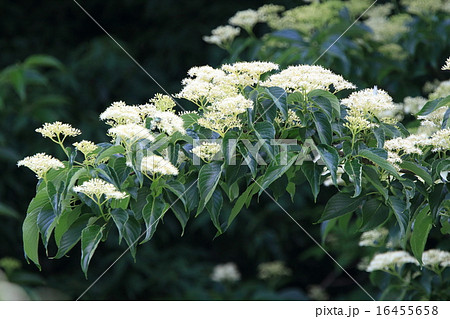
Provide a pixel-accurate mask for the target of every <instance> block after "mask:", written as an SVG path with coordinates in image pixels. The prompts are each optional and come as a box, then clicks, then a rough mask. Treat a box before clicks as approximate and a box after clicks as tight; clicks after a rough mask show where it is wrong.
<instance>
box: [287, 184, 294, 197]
mask: <svg viewBox="0 0 450 319" xmlns="http://www.w3.org/2000/svg"><path fill="white" fill-rule="evenodd" d="M286 191H287V192H288V193H289V195H291V200H292V201H294V196H295V183H293V182H289V183H288V184H287V186H286Z"/></svg>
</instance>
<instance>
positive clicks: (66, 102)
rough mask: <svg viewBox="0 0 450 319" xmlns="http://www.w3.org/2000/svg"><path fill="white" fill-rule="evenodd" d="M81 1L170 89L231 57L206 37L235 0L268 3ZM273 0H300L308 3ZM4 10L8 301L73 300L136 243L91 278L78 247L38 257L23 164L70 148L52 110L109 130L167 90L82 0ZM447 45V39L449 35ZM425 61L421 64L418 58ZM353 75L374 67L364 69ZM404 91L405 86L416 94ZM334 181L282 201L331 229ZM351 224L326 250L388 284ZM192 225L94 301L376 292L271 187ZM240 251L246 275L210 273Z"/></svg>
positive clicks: (176, 231) (1, 159)
mask: <svg viewBox="0 0 450 319" xmlns="http://www.w3.org/2000/svg"><path fill="white" fill-rule="evenodd" d="M379 2H380V3H382V2H383V1H379ZM79 3H80V4H81V5H82V6H83V7H84V8H86V10H87V11H88V12H89V13H90V14H91V15H92V16H93V17H95V19H97V21H98V22H99V23H100V24H101V25H102V26H103V27H104V28H105V29H106V30H107V31H108V32H109V33H110V34H111V35H112V36H113V37H114V38H115V39H116V40H117V41H118V42H119V43H120V44H121V45H122V46H123V47H124V48H125V49H126V50H127V51H128V52H129V53H130V54H131V55H132V56H133V57H134V58H135V59H136V60H137V61H138V62H139V63H140V64H141V65H142V67H143V68H144V69H145V70H147V71H148V72H149V73H150V74H151V75H152V76H153V77H154V78H155V79H156V80H157V81H158V83H159V84H160V85H161V86H162V87H163V88H164V89H165V90H167V91H168V92H170V93H176V92H178V91H179V89H180V80H181V79H182V78H184V77H185V74H186V72H187V70H188V69H189V68H190V67H192V66H195V65H204V64H210V65H212V66H217V65H219V64H220V63H221V62H222V61H223V60H224V59H227V53H226V52H224V51H222V50H221V49H220V48H218V47H215V46H211V45H208V44H206V43H205V42H204V41H203V40H202V36H204V35H208V34H209V33H210V31H211V29H213V28H214V27H216V26H217V25H223V24H226V23H227V20H228V18H229V17H231V16H232V15H233V14H234V13H235V12H236V11H239V10H244V9H248V8H254V9H256V8H257V7H259V6H260V5H261V4H264V3H266V2H263V3H262V1H256V0H239V1H238V0H230V1H226V2H214V3H211V2H210V1H205V0H191V1H175V0H167V1H154V0H122V1H108V2H104V1H100V0H91V1H81V0H80V1H79ZM267 3H275V4H280V5H284V6H285V7H286V8H292V7H295V6H297V5H299V4H301V3H302V2H301V1H288V0H286V1H281V0H277V1H275V0H274V1H271V2H267ZM0 12H2V19H0V34H1V36H0V49H1V52H2V54H1V55H0V124H1V130H0V165H1V167H2V173H1V183H0V241H1V242H2V244H1V245H0V268H1V272H0V300H2V299H34V300H41V299H74V298H77V297H78V296H79V295H80V294H81V293H82V292H83V291H84V290H85V289H86V288H87V287H88V286H89V284H90V283H91V282H93V281H94V280H95V279H96V278H97V276H99V275H100V274H102V272H103V271H104V270H105V269H106V268H107V267H108V266H109V265H110V264H111V263H112V262H114V261H115V260H116V259H117V258H118V257H119V256H120V254H121V253H122V251H123V250H124V249H125V248H126V247H125V245H124V244H123V245H122V246H121V247H117V245H116V242H117V238H113V236H112V237H110V238H109V239H108V241H107V242H106V243H103V245H104V246H105V248H104V249H102V250H100V251H99V252H98V253H97V254H96V256H95V258H94V260H93V261H92V262H91V267H90V269H91V271H90V277H89V280H85V279H84V276H83V274H82V272H81V271H80V270H79V265H78V260H79V259H80V258H79V256H72V257H73V258H65V259H62V260H48V259H47V258H42V259H41V261H42V271H41V272H39V271H38V270H37V269H36V268H35V267H34V266H33V265H27V264H26V262H25V261H24V259H23V252H22V242H21V224H22V221H23V219H24V214H25V211H26V206H27V204H28V202H29V200H30V199H31V198H32V197H33V195H34V192H35V182H36V180H35V177H34V176H33V174H32V173H30V172H29V171H27V170H18V169H17V168H16V163H17V161H18V160H20V159H22V158H23V157H25V156H27V155H31V154H34V153H37V152H42V151H45V152H46V153H49V154H52V155H59V153H58V152H59V150H57V149H56V147H55V146H54V145H52V144H51V143H46V142H45V141H44V140H43V139H42V138H41V137H39V135H38V134H37V133H35V132H34V128H37V127H39V126H40V125H41V124H42V123H43V122H52V121H55V120H61V121H63V122H67V123H70V124H72V125H73V126H74V127H77V128H80V129H81V130H82V131H83V138H85V139H91V140H93V141H96V142H100V141H104V140H105V139H106V138H107V137H106V136H104V133H102V132H104V131H105V127H102V126H103V125H104V124H103V123H101V122H100V121H99V120H98V114H99V113H100V112H101V111H103V110H104V109H105V108H106V107H107V106H108V105H109V104H110V103H112V102H113V101H118V100H124V101H126V102H127V103H129V104H133V103H144V102H145V101H147V100H148V99H149V98H151V97H153V95H154V94H155V93H157V92H161V91H162V90H161V88H160V87H159V86H158V85H157V84H156V83H155V82H153V81H152V79H150V78H149V77H148V76H147V75H146V74H145V73H144V72H143V71H142V70H141V69H140V68H139V67H138V66H137V65H136V64H135V63H134V62H133V61H132V60H131V59H130V58H129V57H128V56H127V55H126V54H125V53H124V52H123V51H122V50H121V49H120V48H119V47H118V46H117V45H116V44H115V43H114V42H113V41H112V40H111V39H110V38H108V37H107V36H106V35H105V34H104V32H103V31H102V30H101V29H100V28H99V27H98V26H97V25H95V23H94V22H93V21H92V20H90V18H89V17H88V16H87V15H86V14H85V13H84V12H83V11H82V10H81V9H80V8H79V7H78V6H77V5H76V3H75V2H72V1H58V2H54V1H30V0H29V1H27V0H20V1H15V2H0ZM348 22H349V21H347V20H345V22H343V23H344V24H345V23H348ZM447 24H448V22H447ZM413 36H414V35H411V37H413ZM437 36H438V35H437ZM420 41H422V42H420V43H419V42H418V43H417V44H416V45H415V46H416V47H417V48H420V49H417V50H416V51H415V52H416V53H415V54H416V55H417V56H421V55H426V53H421V52H423V51H421V49H422V48H424V46H427V47H433V44H436V43H435V42H430V41H440V40H436V39H428V38H426V39H420ZM447 41H448V40H447ZM339 45H340V46H339V47H341V46H345V43H344V42H343V43H342V44H339ZM436 45H439V46H442V45H443V43H439V44H436ZM446 45H447V46H444V47H445V48H447V51H448V42H446ZM426 52H428V51H426ZM447 53H448V52H447ZM356 56H358V57H359V59H360V60H358V61H357V62H355V63H356V64H353V62H352V61H351V60H350V62H349V63H350V66H351V67H352V69H355V72H358V70H359V71H360V68H359V66H361V65H362V64H364V63H371V62H367V61H365V60H364V56H361V55H358V54H356ZM243 58H244V57H243ZM335 58H336V57H334V58H333V57H330V56H324V60H323V61H322V60H321V61H320V62H319V64H320V63H322V62H323V63H325V65H327V64H329V65H334V62H333V61H334V60H333V59H335ZM361 59H362V60H361ZM414 61H415V60H412V61H410V63H412V65H414V63H415V62H414ZM427 61H428V60H427ZM292 62H293V61H289V63H292ZM329 65H328V66H329ZM408 65H409V66H410V65H411V64H408ZM377 67H378V66H377ZM382 67H383V66H382V65H381V66H379V68H382ZM424 67H425V68H427V66H424ZM402 68H405V66H404V65H401V66H397V69H401V70H402V72H403V73H404V71H405V70H404V69H402ZM332 69H333V71H336V72H338V71H339V69H338V70H335V69H334V68H332ZM349 72H350V73H351V72H353V71H349ZM373 72H374V74H375V73H376V72H377V71H376V70H373ZM406 72H409V69H407V70H406ZM344 73H345V72H344ZM354 77H363V74H360V73H355V76H354ZM350 80H352V81H354V78H351V77H350ZM414 81H416V82H414ZM355 82H357V81H355ZM423 82H424V79H416V78H414V80H413V81H412V82H411V81H405V82H404V83H403V82H401V81H397V82H396V83H395V85H397V86H400V87H401V88H402V89H407V88H408V87H409V86H410V85H415V87H420V88H421V87H422V85H423ZM411 83H412V84H411ZM399 90H400V89H399ZM419 93H420V92H419ZM394 94H395V92H394ZM402 94H403V93H399V94H398V95H397V96H396V97H397V98H399V99H400V98H403V97H404V96H402ZM279 183H280V189H284V188H285V185H283V180H280V182H279ZM334 192H335V190H334V189H332V188H330V189H329V191H327V192H321V195H320V196H322V197H320V196H319V199H318V201H317V203H314V202H313V201H312V196H311V195H310V191H309V186H308V185H306V184H303V187H302V189H298V190H297V194H296V197H295V199H294V203H291V202H290V198H289V196H285V195H282V196H281V198H280V200H279V202H280V204H281V205H282V206H283V207H285V208H286V210H287V211H288V212H289V213H291V214H292V215H293V217H294V218H296V219H297V220H298V222H299V223H300V224H301V225H302V226H304V227H305V228H306V229H307V230H308V232H310V233H311V235H312V236H314V237H315V238H317V239H320V237H321V227H320V225H318V224H316V225H314V224H313V223H314V222H315V221H316V220H317V219H318V217H319V216H320V213H321V211H322V209H323V205H324V204H325V203H326V201H327V199H328V198H329V196H330V195H332V194H333V193H334ZM324 193H327V194H324ZM342 229H343V231H342V232H339V231H336V232H335V233H333V234H332V235H329V236H328V239H327V242H326V243H325V244H326V248H327V249H329V250H330V251H332V252H333V253H332V254H333V256H335V258H336V259H337V260H338V261H339V262H340V263H341V265H342V266H343V267H345V268H346V269H347V270H348V271H349V272H350V273H351V274H352V275H353V276H354V277H355V278H356V279H357V280H358V281H359V282H361V283H362V284H363V286H364V287H365V288H366V289H367V290H368V291H369V292H370V293H373V294H374V296H377V295H376V288H375V287H373V286H372V285H371V284H370V280H369V275H368V274H367V273H365V272H363V271H360V270H358V269H357V264H358V262H359V260H360V256H361V255H362V253H361V251H362V248H361V247H358V246H357V243H358V238H359V234H357V233H356V230H355V231H352V229H351V228H350V229H348V228H347V227H345V225H344V226H343V227H342ZM344 229H345V231H344ZM180 234H181V229H180V227H179V224H178V222H177V221H176V220H175V219H174V218H172V217H171V216H167V217H166V218H165V220H164V225H162V227H161V228H160V229H159V231H158V232H157V233H156V234H155V237H154V238H153V239H152V240H151V241H150V242H149V243H147V244H145V245H144V246H142V247H141V248H140V249H139V250H138V254H137V262H136V263H134V261H133V260H132V258H131V257H130V256H129V255H128V254H126V255H125V256H124V257H123V258H121V259H120V260H119V261H118V262H117V264H115V266H114V267H113V268H112V269H111V270H110V271H109V272H108V273H106V274H105V277H103V278H102V279H101V280H100V281H99V282H98V283H97V284H95V285H94V286H93V288H92V289H90V290H89V291H88V292H87V293H86V295H84V296H83V299H90V300H129V299H137V300H211V299H212V300H230V299H249V300H261V299H263V300H264V299H268V300H286V299H291V300H308V299H312V300H328V299H331V300H350V299H357V300H367V299H368V296H367V295H365V294H364V292H363V291H362V290H361V289H359V288H358V287H357V286H356V285H355V284H354V283H353V282H352V281H351V279H350V278H349V277H348V276H346V275H345V274H343V273H342V271H341V270H340V269H339V268H338V267H337V266H336V265H335V264H334V263H333V262H332V261H331V260H330V259H329V257H328V256H326V255H325V254H324V253H323V251H321V250H320V248H319V247H317V246H316V245H315V244H314V243H313V242H312V241H311V239H310V238H308V237H307V236H306V235H305V234H304V233H303V232H302V231H301V230H300V229H299V228H298V226H297V225H295V224H294V223H293V222H292V220H291V219H290V218H289V217H288V216H286V215H285V213H283V212H282V211H281V210H280V209H279V208H278V206H276V204H274V203H273V202H272V201H271V200H270V199H269V198H266V197H261V198H260V200H259V202H258V203H253V204H252V205H251V206H250V207H249V208H248V209H246V210H245V212H243V213H241V214H240V215H239V218H238V220H237V222H235V223H234V224H233V225H232V227H231V228H230V230H229V231H228V232H227V233H226V234H225V235H222V236H220V237H218V238H215V239H213V238H214V236H215V231H214V227H213V226H212V225H211V224H210V222H209V218H208V216H206V215H201V216H199V218H197V219H196V220H191V221H190V222H189V223H188V225H187V228H186V231H185V234H184V236H182V237H180ZM342 242H345V243H353V244H351V245H355V246H354V247H350V244H349V245H342V244H340V243H342ZM51 249H52V247H50V251H51ZM76 251H77V250H74V252H73V254H76ZM273 261H280V262H281V265H282V266H283V267H284V271H280V267H278V268H277V269H278V270H277V269H275V271H272V273H271V275H270V276H269V277H267V276H261V274H258V266H259V265H260V264H262V263H267V262H273ZM229 262H232V263H234V264H235V265H236V266H237V269H238V271H239V273H240V280H238V281H233V280H228V281H226V280H225V281H219V282H217V281H213V280H211V274H212V273H213V271H214V267H216V265H218V264H226V263H229ZM277 265H278V266H279V265H280V263H278V264H277ZM283 267H281V268H283ZM259 268H260V269H261V267H259ZM274 268H276V267H274ZM216 270H217V268H216ZM225 277H226V276H225ZM262 277H264V278H262Z"/></svg>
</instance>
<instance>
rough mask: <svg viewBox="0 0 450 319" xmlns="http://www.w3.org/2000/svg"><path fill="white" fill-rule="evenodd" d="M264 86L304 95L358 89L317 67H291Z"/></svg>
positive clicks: (273, 76) (266, 82)
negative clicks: (318, 91) (323, 91)
mask: <svg viewBox="0 0 450 319" xmlns="http://www.w3.org/2000/svg"><path fill="white" fill-rule="evenodd" d="M262 85H263V86H268V87H270V86H278V87H281V88H283V89H285V90H286V91H288V92H293V91H301V92H304V93H307V92H310V91H312V90H315V89H321V90H326V91H331V89H333V92H338V91H341V90H344V89H354V88H356V86H355V85H353V84H352V83H350V82H348V81H346V80H344V78H343V77H342V76H340V75H337V74H335V73H333V72H331V71H330V70H327V69H325V68H323V67H321V66H317V65H297V66H290V67H288V68H287V69H285V70H283V71H281V72H280V73H276V74H273V75H271V76H270V77H269V79H268V80H267V81H265V82H263V83H262Z"/></svg>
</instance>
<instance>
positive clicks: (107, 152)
mask: <svg viewBox="0 0 450 319" xmlns="http://www.w3.org/2000/svg"><path fill="white" fill-rule="evenodd" d="M115 154H125V149H124V148H123V146H121V145H113V146H111V147H108V148H105V149H103V150H102V151H100V153H99V154H98V156H97V158H96V159H95V162H96V163H100V162H101V160H103V159H105V158H107V157H111V156H113V155H115Z"/></svg>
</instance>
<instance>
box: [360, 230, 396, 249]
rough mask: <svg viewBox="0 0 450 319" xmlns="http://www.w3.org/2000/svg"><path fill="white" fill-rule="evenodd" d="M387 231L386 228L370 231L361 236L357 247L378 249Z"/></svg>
mask: <svg viewBox="0 0 450 319" xmlns="http://www.w3.org/2000/svg"><path fill="white" fill-rule="evenodd" d="M388 233H389V231H388V230H387V229H386V228H383V227H381V228H378V229H372V230H370V231H367V232H364V233H362V234H361V238H360V239H359V246H367V247H378V246H380V244H382V243H383V241H384V239H385V238H386V236H387V235H388Z"/></svg>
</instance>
